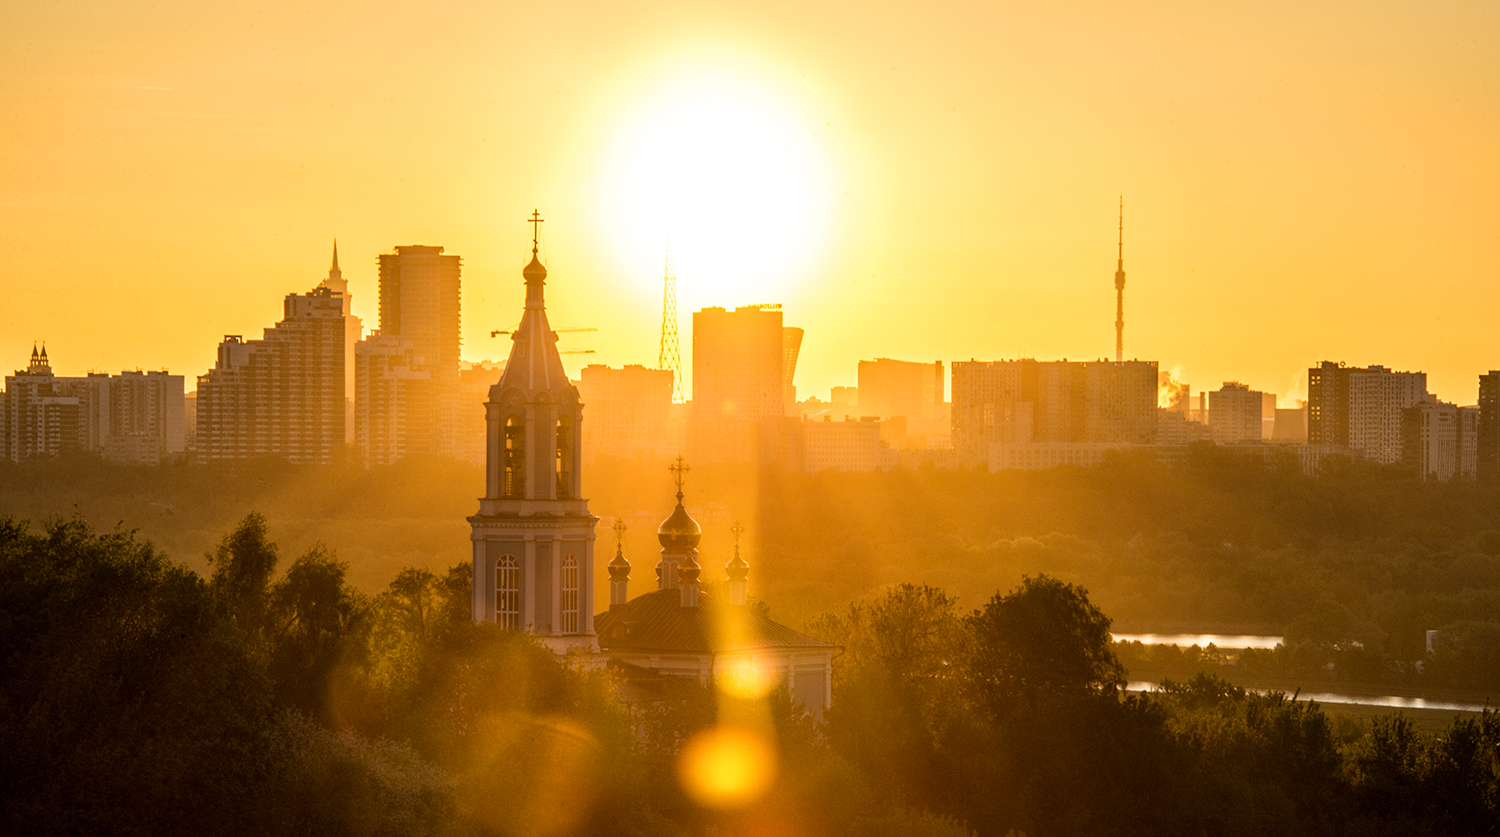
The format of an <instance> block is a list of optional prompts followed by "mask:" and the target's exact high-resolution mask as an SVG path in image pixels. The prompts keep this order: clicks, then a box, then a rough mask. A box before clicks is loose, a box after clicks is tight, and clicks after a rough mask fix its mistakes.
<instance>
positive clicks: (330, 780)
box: [0, 514, 1500, 837]
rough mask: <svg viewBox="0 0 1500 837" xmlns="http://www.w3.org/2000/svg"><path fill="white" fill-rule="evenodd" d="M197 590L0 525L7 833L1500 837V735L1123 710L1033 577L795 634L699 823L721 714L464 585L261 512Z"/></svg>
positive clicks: (1117, 675)
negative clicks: (804, 690) (827, 675)
mask: <svg viewBox="0 0 1500 837" xmlns="http://www.w3.org/2000/svg"><path fill="white" fill-rule="evenodd" d="M206 565H207V566H208V567H209V568H210V571H209V572H208V573H207V577H206V578H205V577H203V576H200V575H198V574H196V573H194V572H192V571H191V570H188V569H186V568H184V567H182V566H180V565H177V564H174V563H173V562H171V561H170V560H168V559H167V558H166V557H165V556H164V555H163V554H162V553H160V552H159V551H157V550H156V549H155V548H154V547H152V546H151V545H150V544H149V543H146V542H143V541H141V540H139V539H138V538H136V537H135V536H134V535H133V534H132V533H130V532H128V531H121V530H116V531H111V532H103V533H100V532H95V531H93V530H91V529H90V527H89V526H88V525H87V524H86V523H85V522H83V521H82V520H80V519H77V518H73V519H65V520H57V521H54V522H52V523H50V524H48V525H47V526H46V527H45V528H44V529H43V530H42V531H40V532H33V531H32V530H31V529H30V528H29V527H28V526H27V525H26V524H24V523H21V522H18V521H16V520H6V521H3V522H0V648H3V649H5V652H4V653H5V665H4V666H3V667H0V753H4V758H3V759H0V830H3V831H5V832H6V833H16V834H62V833H108V834H117V833H118V834H163V833H166V834H170V833H195V834H196V833H205V832H209V833H226V834H236V833H255V834H282V833H285V834H294V833H295V834H307V833H318V834H569V833H579V834H583V833H587V834H640V835H645V834H668V835H676V834H683V835H686V834H747V835H748V834H756V833H768V832H775V833H807V834H832V835H851V837H852V836H853V835H897V834H902V835H905V834H913V835H960V834H966V833H977V834H982V835H996V837H1001V835H1007V834H1029V835H1033V837H1035V836H1036V835H1073V834H1148V833H1149V834H1193V835H1196V834H1263V833H1268V832H1276V831H1280V832H1286V833H1300V834H1351V835H1352V834H1424V833H1430V834H1453V833H1476V834H1485V833H1494V832H1495V830H1496V824H1497V823H1500V811H1497V810H1496V804H1497V800H1500V784H1497V777H1500V769H1497V763H1496V754H1497V746H1500V715H1497V714H1496V713H1494V712H1486V713H1483V714H1482V715H1480V716H1477V717H1474V718H1470V719H1464V720H1456V721H1455V722H1454V723H1453V725H1451V726H1450V727H1449V728H1448V729H1447V730H1446V731H1445V732H1444V733H1443V734H1442V735H1439V736H1426V735H1423V734H1421V733H1419V732H1418V731H1416V730H1415V729H1414V728H1413V727H1412V726H1411V725H1410V724H1409V723H1407V722H1405V721H1404V720H1403V719H1401V718H1400V717H1399V716H1390V717H1387V718H1383V719H1380V720H1378V721H1376V722H1375V723H1374V724H1373V725H1371V726H1370V727H1369V728H1367V729H1365V728H1354V727H1350V726H1348V725H1342V726H1341V725H1338V724H1334V723H1332V722H1331V721H1330V720H1329V718H1328V717H1327V716H1326V715H1325V714H1324V713H1323V712H1322V710H1321V709H1320V708H1319V707H1318V706H1316V705H1314V704H1310V703H1308V702H1306V701H1298V700H1294V699H1290V698H1288V697H1286V696H1285V695H1275V694H1273V695H1256V694H1248V693H1246V692H1244V691H1242V690H1240V689H1238V688H1236V687H1233V686H1231V685H1229V684H1228V683H1225V682H1224V681H1222V680H1219V679H1217V678H1214V677H1212V676H1206V675H1205V676H1195V677H1191V678H1188V679H1185V680H1184V681H1181V682H1178V683H1170V682H1169V683H1167V684H1164V686H1163V688H1162V689H1161V691H1159V692H1155V693H1150V694H1134V693H1126V692H1123V691H1122V690H1121V686H1122V684H1123V683H1124V679H1125V677H1126V674H1127V672H1126V670H1125V668H1124V666H1123V665H1122V664H1121V662H1120V660H1119V658H1118V657H1117V655H1116V653H1115V650H1114V649H1115V647H1114V645H1113V644H1112V643H1111V642H1110V641H1109V631H1110V627H1111V623H1110V619H1109V618H1108V617H1106V616H1105V614H1104V613H1103V612H1102V611H1101V609H1100V608H1099V607H1097V606H1096V605H1095V604H1094V603H1093V602H1092V601H1091V600H1090V598H1089V596H1088V594H1087V593H1086V591H1085V590H1084V589H1083V588H1081V587H1079V586H1078V585H1075V584H1071V583H1068V582H1066V581H1063V580H1059V579H1057V578H1054V577H1050V576H1043V575H1037V576H1029V577H1025V578H1023V579H1022V580H1021V581H1020V583H1019V584H1017V585H1016V586H1015V587H1014V588H1012V589H1011V590H1010V591H1009V592H1006V593H995V594H993V595H992V596H990V597H989V598H988V599H987V600H986V601H985V602H984V603H983V605H982V606H981V607H979V608H976V609H973V610H969V611H964V610H962V609H961V608H960V607H959V605H958V601H957V599H956V598H955V597H954V596H952V595H950V594H949V593H947V592H945V591H943V590H941V589H938V588H935V587H930V586H921V585H912V584H900V585H895V586H893V587H891V588H888V589H887V590H884V591H882V592H880V593H878V594H877V595H874V596H871V597H866V598H863V599H860V600H859V601H856V602H854V603H852V604H847V605H845V606H842V607H839V608H835V609H832V610H830V611H828V612H826V613H823V614H821V615H819V616H817V617H815V618H812V619H810V620H808V622H807V623H806V625H805V630H807V631H808V632H809V633H812V634H813V635H815V636H819V637H820V638H823V639H826V640H828V641H830V642H835V643H837V644H838V645H840V646H841V648H842V649H843V652H842V654H841V655H840V656H839V657H838V658H837V660H836V664H835V673H834V676H835V683H834V703H833V708H832V709H831V710H830V711H829V712H828V714H827V719H826V723H824V724H816V723H814V722H813V721H812V719H811V717H810V716H809V715H808V714H807V713H806V712H805V711H803V709H802V707H800V706H799V705H797V704H795V703H794V702H793V701H792V700H791V698H790V696H789V694H788V693H787V691H786V690H785V689H784V688H782V689H779V690H776V691H774V692H772V693H771V694H770V695H769V696H768V698H767V699H766V700H767V705H768V711H769V714H770V716H771V718H772V721H773V724H774V729H775V737H776V748H777V751H778V756H779V761H780V764H781V768H780V772H779V778H778V779H777V781H776V782H775V784H774V785H773V786H772V787H771V789H770V791H769V792H768V793H767V794H766V795H765V796H764V797H763V798H761V799H760V800H759V801H758V802H756V803H754V804H753V805H751V806H750V807H748V808H745V809H742V810H738V811H734V812H725V811H715V810H709V809H704V808H701V807H699V806H698V805H697V804H695V803H694V802H693V801H692V800H691V798H689V797H688V796H687V795H685V794H684V792H683V791H682V790H681V788H680V786H679V783H678V781H677V773H676V770H677V756H678V752H679V750H680V749H681V748H682V746H683V743H684V742H685V741H687V740H688V739H689V738H690V737H691V736H692V735H693V734H694V733H695V732H697V731H699V730H701V729H704V728H705V727H707V726H709V725H710V724H712V723H713V722H714V717H715V713H716V710H717V709H718V708H722V707H720V706H716V704H721V703H722V701H723V700H725V698H723V697H722V696H720V694H719V693H718V692H717V691H716V690H715V689H713V688H711V687H703V686H700V685H698V684H697V683H694V682H689V681H684V682H682V683H680V684H676V685H674V686H672V687H671V688H668V689H666V690H664V691H662V692H661V693H659V694H657V695H655V696H654V697H653V698H652V699H651V700H649V701H637V702H626V701H624V700H622V699H621V681H620V680H619V679H618V678H617V676H616V675H615V674H613V673H612V672H611V671H610V670H609V669H608V668H604V669H600V668H598V667H591V666H585V665H580V664H579V661H578V660H571V661H570V660H569V659H562V660H559V659H558V658H556V657H554V656H553V655H552V654H551V653H550V652H548V651H546V650H545V649H544V648H542V647H541V646H539V645H538V644H536V643H535V642H533V641H532V640H531V639H529V638H528V637H526V636H524V635H520V634H516V633H512V632H505V631H501V630H498V629H496V628H495V627H494V626H493V625H475V624H473V623H472V622H471V621H470V620H469V617H468V606H469V604H468V603H469V595H470V591H469V581H468V568H467V565H457V566H454V567H452V568H451V569H449V570H447V571H446V572H443V573H434V572H431V571H428V570H423V569H407V570H404V571H402V572H400V573H399V574H397V575H396V577H395V578H394V579H393V580H392V581H391V582H390V583H389V584H388V585H387V587H386V588H385V589H383V590H381V591H380V592H379V593H377V594H374V595H368V594H364V593H361V592H359V591H358V590H355V589H354V588H352V587H351V586H350V585H349V584H348V582H347V579H346V567H345V566H344V564H343V563H342V562H340V561H339V560H338V559H337V556H336V555H334V554H333V553H332V552H331V551H330V550H327V549H323V548H313V549H310V550H308V551H306V552H305V553H304V554H302V555H300V556H298V557H297V558H296V559H295V560H293V561H291V563H290V564H289V565H287V566H285V568H284V569H283V568H282V560H281V556H280V554H279V550H278V548H277V546H276V545H275V544H274V543H273V542H272V541H271V540H270V539H269V538H268V537H267V532H266V523H265V520H264V519H263V518H261V517H260V516H259V515H254V514H252V515H250V516H248V517H246V518H245V519H244V520H242V521H241V522H240V523H239V525H237V526H236V527H235V528H234V529H233V530H232V531H231V532H229V533H228V534H227V535H225V536H224V537H223V538H222V539H221V540H220V542H219V543H218V545H217V547H216V548H215V549H214V550H213V551H212V554H211V555H210V556H208V560H207V561H206Z"/></svg>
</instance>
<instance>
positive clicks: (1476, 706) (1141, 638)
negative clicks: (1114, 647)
mask: <svg viewBox="0 0 1500 837" xmlns="http://www.w3.org/2000/svg"><path fill="white" fill-rule="evenodd" d="M1113 636H1114V639H1115V641H1116V642H1140V643H1143V644H1145V645H1176V646H1179V647H1182V648H1188V647H1191V646H1194V645H1197V646H1198V647H1200V648H1207V647H1208V646H1209V645H1210V644H1212V645H1213V646H1214V647H1215V648H1218V649H1221V650H1224V649H1238V648H1275V647H1276V646H1277V645H1280V644H1281V641H1282V637H1279V636H1247V635H1235V634H1114V635H1113ZM1125 688H1126V689H1129V690H1130V691H1132V692H1149V691H1151V690H1153V689H1155V688H1156V684H1155V683H1152V682H1150V681H1146V680H1132V681H1131V682H1130V683H1128V684H1126V686H1125ZM1252 691H1259V692H1265V691H1268V690H1265V689H1255V690H1252ZM1297 699H1298V700H1314V701H1317V702H1318V703H1352V704H1358V705H1361V706H1385V707H1390V708H1392V709H1437V710H1442V711H1447V712H1480V711H1483V710H1484V709H1485V708H1486V705H1485V704H1483V703H1469V702H1465V701H1455V700H1431V699H1428V698H1419V697H1404V696H1402V695H1351V694H1343V693H1341V692H1307V691H1303V692H1299V693H1298V694H1297ZM1490 708H1493V707H1490Z"/></svg>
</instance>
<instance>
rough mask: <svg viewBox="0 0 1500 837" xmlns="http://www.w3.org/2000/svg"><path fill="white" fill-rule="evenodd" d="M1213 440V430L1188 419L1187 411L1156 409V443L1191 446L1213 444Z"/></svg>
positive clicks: (1171, 408)
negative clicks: (1198, 443) (1201, 443)
mask: <svg viewBox="0 0 1500 837" xmlns="http://www.w3.org/2000/svg"><path fill="white" fill-rule="evenodd" d="M1213 440H1214V431H1213V428H1212V427H1209V426H1208V425H1206V424H1202V423H1200V422H1197V421H1193V420H1192V419H1190V418H1188V411H1187V409H1185V408H1183V409H1178V408H1177V407H1157V408H1156V443H1157V444H1158V445H1190V444H1192V443H1194V442H1212V441H1213Z"/></svg>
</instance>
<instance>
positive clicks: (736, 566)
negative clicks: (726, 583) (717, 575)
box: [724, 547, 750, 581]
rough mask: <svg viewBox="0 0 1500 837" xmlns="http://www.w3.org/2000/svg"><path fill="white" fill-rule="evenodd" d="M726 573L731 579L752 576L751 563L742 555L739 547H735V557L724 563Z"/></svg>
mask: <svg viewBox="0 0 1500 837" xmlns="http://www.w3.org/2000/svg"><path fill="white" fill-rule="evenodd" d="M724 574H725V575H727V576H729V580H730V581H744V580H746V579H748V578H749V577H750V564H749V562H748V561H746V560H745V559H744V558H741V557H740V550H739V548H738V547H735V550H734V557H733V558H730V559H729V563H727V564H725V565H724Z"/></svg>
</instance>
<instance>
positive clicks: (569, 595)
mask: <svg viewBox="0 0 1500 837" xmlns="http://www.w3.org/2000/svg"><path fill="white" fill-rule="evenodd" d="M562 632H563V633H565V634H576V633H578V559H577V558H574V557H573V556H571V555H569V556H568V557H566V558H564V559H563V563H562Z"/></svg>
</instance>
